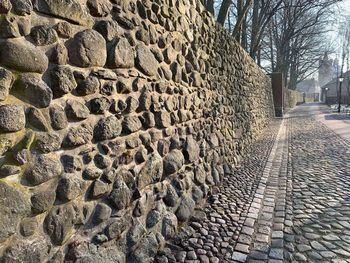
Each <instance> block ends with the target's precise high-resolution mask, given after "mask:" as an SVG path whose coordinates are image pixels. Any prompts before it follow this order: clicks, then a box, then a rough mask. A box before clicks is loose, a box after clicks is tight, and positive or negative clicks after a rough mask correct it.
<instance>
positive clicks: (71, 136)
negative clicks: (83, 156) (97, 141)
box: [63, 123, 93, 147]
mask: <svg viewBox="0 0 350 263" xmlns="http://www.w3.org/2000/svg"><path fill="white" fill-rule="evenodd" d="M92 138H93V129H92V126H91V125H90V124H89V123H82V124H81V125H79V126H76V127H72V128H70V129H69V131H68V133H67V134H66V136H65V138H64V139H63V146H64V147H77V146H80V145H84V144H87V143H90V142H91V140H92Z"/></svg>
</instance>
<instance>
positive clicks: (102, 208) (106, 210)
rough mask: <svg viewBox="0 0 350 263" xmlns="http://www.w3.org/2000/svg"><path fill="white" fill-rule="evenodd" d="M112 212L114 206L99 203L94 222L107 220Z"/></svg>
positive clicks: (93, 218)
mask: <svg viewBox="0 0 350 263" xmlns="http://www.w3.org/2000/svg"><path fill="white" fill-rule="evenodd" d="M111 213H112V208H110V207H109V206H108V205H106V204H104V203H100V204H97V205H96V207H95V211H94V214H93V217H92V222H93V223H94V224H100V223H102V222H104V221H106V220H107V219H108V218H109V217H110V216H111Z"/></svg>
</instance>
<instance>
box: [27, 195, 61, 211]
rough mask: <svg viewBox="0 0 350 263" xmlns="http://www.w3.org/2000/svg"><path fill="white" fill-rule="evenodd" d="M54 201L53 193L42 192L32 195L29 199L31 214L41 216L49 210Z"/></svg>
mask: <svg viewBox="0 0 350 263" xmlns="http://www.w3.org/2000/svg"><path fill="white" fill-rule="evenodd" d="M55 199H56V193H55V192H54V191H44V192H38V193H34V194H33V195H32V197H31V199H30V200H31V203H32V212H33V213H35V214H41V213H44V212H46V211H47V210H49V209H50V208H51V207H52V205H53V203H54V202H55Z"/></svg>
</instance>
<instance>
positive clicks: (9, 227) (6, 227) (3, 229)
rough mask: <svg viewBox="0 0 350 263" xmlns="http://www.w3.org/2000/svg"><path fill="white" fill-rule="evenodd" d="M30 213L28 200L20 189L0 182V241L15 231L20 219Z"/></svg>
mask: <svg viewBox="0 0 350 263" xmlns="http://www.w3.org/2000/svg"><path fill="white" fill-rule="evenodd" d="M29 214H30V202H29V198H27V197H26V195H25V194H24V191H23V190H22V189H18V187H17V186H15V187H12V186H11V185H9V184H6V183H5V182H0V216H1V220H0V242H4V241H5V240H6V239H7V238H8V237H10V236H12V235H13V234H14V233H16V231H17V224H18V223H19V221H20V219H21V218H22V217H24V216H26V215H29Z"/></svg>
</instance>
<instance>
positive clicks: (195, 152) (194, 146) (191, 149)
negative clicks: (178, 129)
mask: <svg viewBox="0 0 350 263" xmlns="http://www.w3.org/2000/svg"><path fill="white" fill-rule="evenodd" d="M185 156H186V157H185V160H186V161H190V162H195V161H198V160H199V145H198V143H197V142H196V141H195V140H194V139H193V137H192V136H189V137H187V140H186V144H185Z"/></svg>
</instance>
